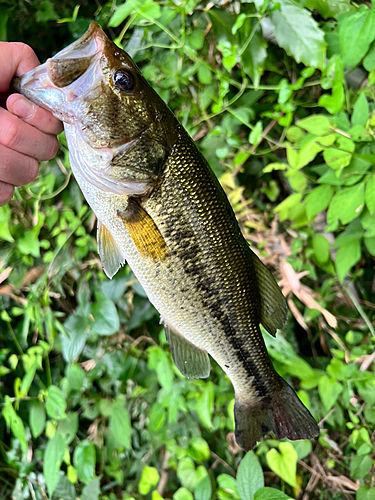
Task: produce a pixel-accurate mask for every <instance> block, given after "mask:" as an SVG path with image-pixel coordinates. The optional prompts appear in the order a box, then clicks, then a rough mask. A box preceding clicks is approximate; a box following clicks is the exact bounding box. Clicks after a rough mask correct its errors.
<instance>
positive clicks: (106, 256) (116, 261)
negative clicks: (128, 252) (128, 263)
mask: <svg viewBox="0 0 375 500" xmlns="http://www.w3.org/2000/svg"><path fill="white" fill-rule="evenodd" d="M97 240H98V254H99V257H100V260H101V261H102V265H103V269H104V272H105V274H106V275H107V276H108V278H113V276H114V275H115V274H116V273H117V271H118V270H119V269H120V267H121V266H123V265H124V264H125V257H124V256H123V255H122V253H121V251H120V249H119V247H118V245H117V243H116V242H115V240H114V239H113V237H112V235H111V233H110V232H109V231H108V229H107V228H106V227H105V225H104V224H102V223H101V222H100V221H98V232H97Z"/></svg>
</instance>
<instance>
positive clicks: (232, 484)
mask: <svg viewBox="0 0 375 500" xmlns="http://www.w3.org/2000/svg"><path fill="white" fill-rule="evenodd" d="M217 484H218V485H219V488H220V489H221V490H224V491H223V493H224V492H225V493H227V494H228V495H230V496H226V497H224V496H220V495H219V498H240V495H239V493H238V490H237V482H236V479H235V478H234V477H232V476H229V475H228V474H220V475H219V476H217Z"/></svg>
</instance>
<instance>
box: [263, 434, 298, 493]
mask: <svg viewBox="0 0 375 500" xmlns="http://www.w3.org/2000/svg"><path fill="white" fill-rule="evenodd" d="M279 451H280V453H279V452H278V451H277V450H276V449H275V448H272V449H271V450H269V451H268V452H267V453H266V460H267V464H268V466H269V468H270V469H271V470H272V471H273V472H275V473H276V474H277V475H278V476H280V477H281V479H283V480H284V481H285V482H286V483H288V484H290V486H293V487H296V486H297V482H296V471H297V458H298V457H297V452H296V450H295V449H294V448H293V446H292V445H291V444H290V443H280V444H279Z"/></svg>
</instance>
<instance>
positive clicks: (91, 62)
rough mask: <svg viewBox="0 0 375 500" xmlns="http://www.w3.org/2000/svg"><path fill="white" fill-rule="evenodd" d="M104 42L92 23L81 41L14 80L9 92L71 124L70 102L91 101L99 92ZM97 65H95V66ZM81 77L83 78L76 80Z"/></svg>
mask: <svg viewBox="0 0 375 500" xmlns="http://www.w3.org/2000/svg"><path fill="white" fill-rule="evenodd" d="M107 43H108V39H107V37H106V35H105V33H104V32H103V31H102V29H101V27H100V26H99V24H97V23H96V22H92V23H91V24H90V26H89V29H88V30H87V31H86V33H85V34H84V35H82V37H81V38H79V39H78V40H76V41H75V42H73V43H72V44H71V45H69V46H68V47H66V48H64V49H63V50H61V51H60V52H58V53H57V54H56V55H54V56H53V57H52V58H50V59H47V61H46V62H45V63H44V64H42V65H40V66H38V67H36V68H35V69H33V70H31V71H29V72H28V73H25V74H24V75H22V76H20V77H18V78H14V79H13V81H12V89H13V90H14V91H16V92H19V93H22V94H23V95H24V96H26V97H27V98H28V99H30V101H32V102H34V103H35V104H37V105H38V106H40V107H42V108H44V109H47V110H48V111H51V112H52V114H53V115H54V116H56V117H57V118H58V119H60V120H62V121H64V122H65V123H71V124H72V123H73V122H74V120H76V118H77V117H74V115H73V107H74V104H72V103H74V101H75V100H77V99H79V98H80V97H81V96H83V95H84V96H85V98H88V99H90V97H92V98H94V97H95V96H96V95H97V94H98V92H99V90H100V81H101V78H100V76H101V70H100V65H99V64H98V63H99V60H100V57H101V54H103V51H104V48H105V45H106V44H107ZM96 63H97V64H96ZM84 74H85V78H80V77H81V76H82V75H84Z"/></svg>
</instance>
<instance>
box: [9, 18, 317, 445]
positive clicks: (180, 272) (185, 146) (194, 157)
mask: <svg viewBox="0 0 375 500" xmlns="http://www.w3.org/2000/svg"><path fill="white" fill-rule="evenodd" d="M13 87H14V88H15V89H16V91H17V92H20V93H22V94H23V95H24V96H26V97H27V98H28V99H29V100H30V101H32V102H33V103H35V104H37V105H39V106H41V107H42V108H45V109H47V110H49V111H51V112H52V113H53V115H54V116H56V117H57V118H59V119H60V120H62V121H63V122H64V128H65V135H66V139H67V144H68V148H69V157H70V163H71V168H72V171H73V174H74V176H75V178H76V180H77V182H78V184H79V186H80V189H81V190H82V193H83V195H84V197H85V198H86V200H87V202H88V204H89V205H90V207H91V208H92V210H93V212H94V213H95V215H96V217H97V221H98V226H97V243H98V253H99V256H100V259H101V262H102V265H103V269H104V271H105V273H106V274H107V276H108V277H109V278H112V277H113V276H114V275H115V274H116V272H117V271H118V269H119V268H120V267H121V266H124V265H125V263H126V262H127V263H128V264H129V265H130V267H131V269H132V270H133V272H134V274H135V276H136V277H137V279H138V280H139V282H140V283H141V285H142V286H143V288H144V290H145V291H146V293H147V295H148V297H149V300H150V302H151V303H152V304H153V305H154V306H155V308H156V309H157V310H158V312H159V313H160V317H161V322H162V323H163V325H164V328H165V334H166V338H167V341H168V344H169V346H170V350H171V354H172V358H173V361H174V363H175V364H176V366H177V368H178V370H179V371H180V372H181V373H182V374H183V375H184V376H186V377H187V378H191V379H200V378H207V377H208V376H209V374H210V357H212V358H213V359H214V360H215V361H216V362H217V363H218V364H219V365H220V366H221V368H222V369H223V370H224V372H225V374H226V375H227V376H228V378H229V379H230V381H231V383H232V385H233V387H234V394H235V404H234V420H235V439H236V441H237V444H238V445H239V446H240V447H242V448H243V449H244V450H250V449H252V448H253V447H254V446H255V445H256V443H257V442H258V441H260V440H261V439H262V438H263V437H264V436H266V435H268V434H269V433H271V432H272V433H273V434H274V435H275V436H276V438H278V439H282V438H288V439H291V440H298V439H313V438H315V437H317V436H318V434H319V426H318V424H317V423H316V421H315V419H314V418H313V416H312V415H311V413H310V412H309V410H308V409H307V408H306V407H305V406H304V405H303V403H302V402H301V400H300V399H299V398H298V396H297V395H296V393H295V392H294V390H293V389H292V388H291V387H290V385H289V384H288V383H287V382H286V381H285V380H284V379H283V378H282V377H280V375H279V374H278V373H277V372H276V370H275V369H274V367H273V365H272V362H271V360H270V358H269V356H268V353H267V349H266V346H265V342H264V339H263V336H262V332H261V329H260V325H262V326H263V327H264V329H265V330H266V331H267V332H268V333H269V334H271V335H276V331H277V330H278V329H282V328H283V326H284V325H285V322H286V319H287V306H286V301H285V298H284V296H283V294H282V292H281V290H280V288H279V286H278V284H277V282H276V280H275V278H274V277H273V275H272V274H271V273H270V271H269V270H268V269H267V268H266V266H265V265H264V264H263V263H262V262H261V261H260V260H259V258H258V257H257V256H256V254H255V253H254V252H253V251H252V250H251V248H250V246H249V245H248V243H247V242H246V240H245V238H244V237H243V235H242V233H241V230H240V228H239V224H238V222H237V220H236V217H235V214H234V212H233V209H232V207H231V205H230V203H229V201H228V199H227V197H226V194H225V193H224V191H223V189H222V187H221V185H220V183H219V181H218V179H217V178H216V176H215V175H214V173H213V172H212V170H211V168H210V166H209V164H208V163H207V161H206V160H205V158H204V157H203V156H202V154H201V153H200V152H199V150H198V149H197V147H196V145H195V144H194V142H193V140H192V139H191V138H190V136H189V134H188V133H187V132H186V130H185V129H184V128H183V127H182V125H181V124H180V123H179V122H178V120H177V119H176V117H175V116H174V114H173V113H172V112H171V111H170V109H169V108H168V106H167V105H166V104H165V103H164V102H163V100H162V99H161V98H160V97H159V96H158V94H157V93H156V92H155V91H154V90H153V89H152V87H151V86H150V85H149V84H148V82H147V81H146V80H145V78H144V77H143V76H142V74H141V72H140V70H139V69H138V67H137V66H136V65H135V63H134V62H133V60H132V59H131V58H130V56H129V55H128V54H127V53H126V52H125V51H124V50H122V49H121V48H120V47H118V46H116V45H115V44H114V43H113V42H112V41H111V40H109V38H108V37H107V36H106V34H105V33H104V31H103V30H102V29H101V27H100V26H99V25H98V24H97V23H95V22H92V23H91V24H90V27H89V29H88V31H87V32H86V33H85V34H84V35H83V36H82V37H81V38H80V39H78V40H77V41H75V42H74V43H72V44H71V45H69V46H68V47H66V48H64V49H63V50H61V51H60V52H58V53H57V54H56V55H55V56H54V57H52V58H51V59H48V60H47V61H46V62H45V63H44V64H42V65H40V66H38V67H37V68H35V69H34V70H32V71H30V72H28V73H26V74H25V75H23V76H21V77H18V78H17V79H15V81H14V83H13Z"/></svg>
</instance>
